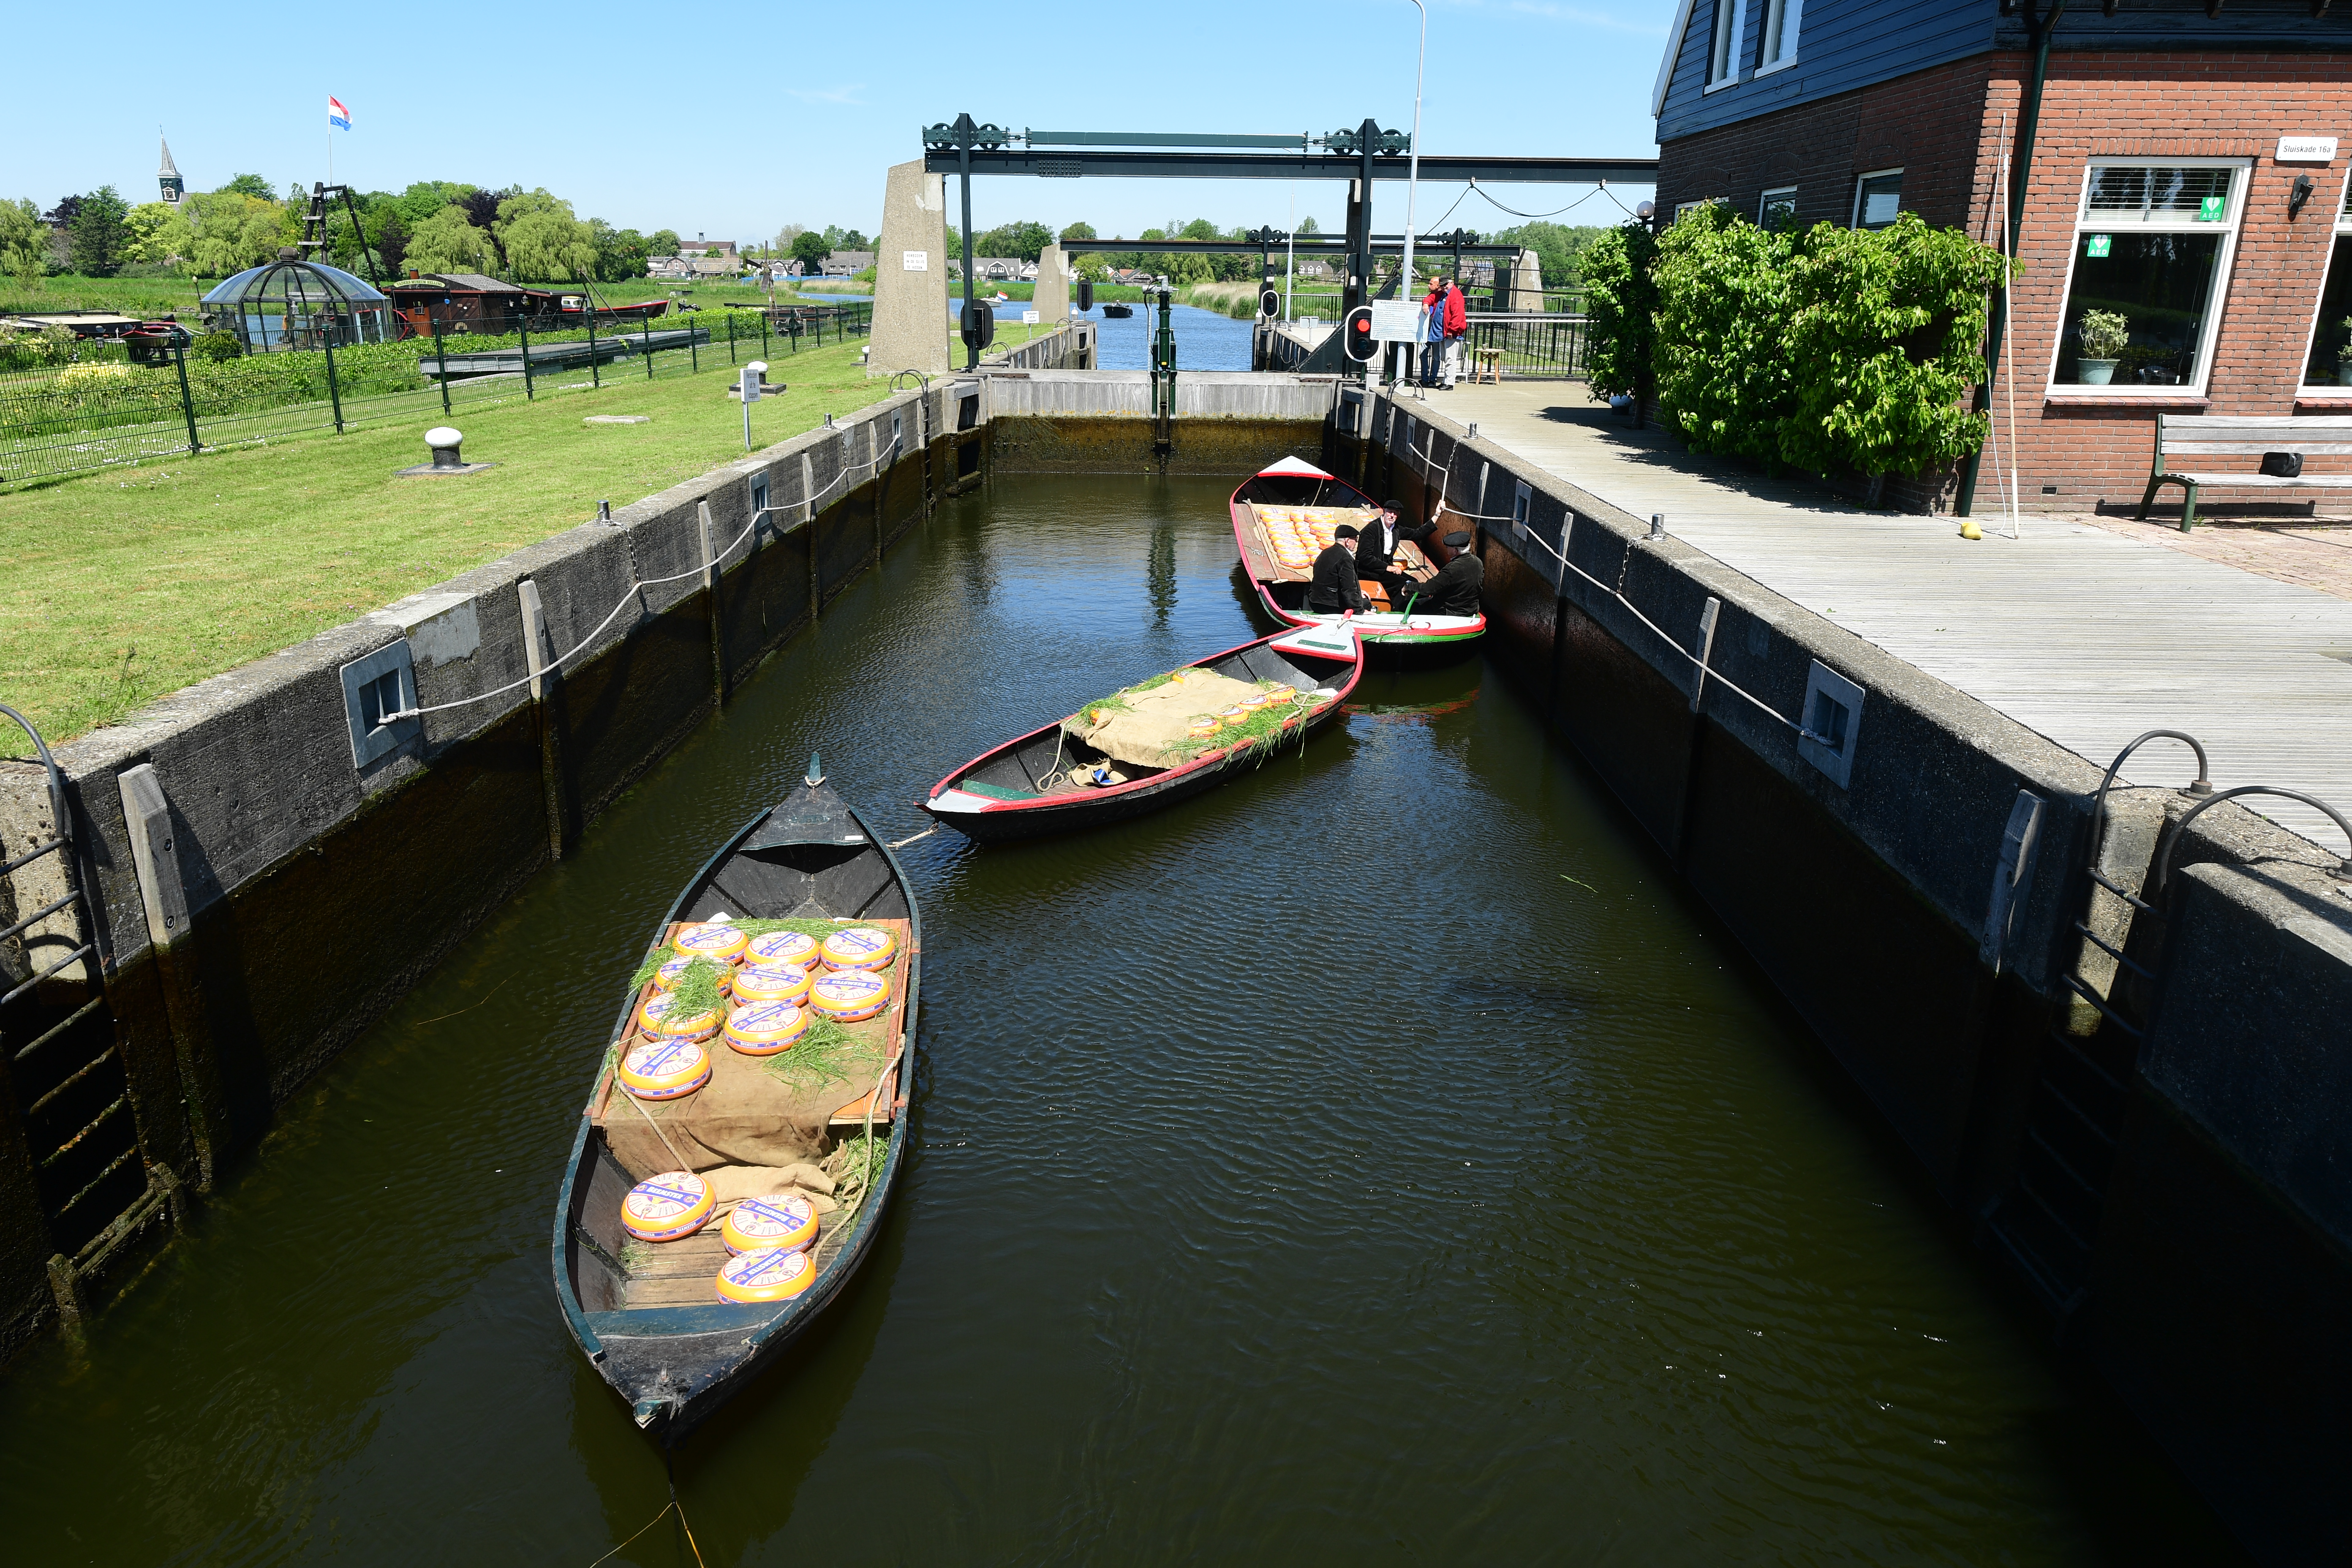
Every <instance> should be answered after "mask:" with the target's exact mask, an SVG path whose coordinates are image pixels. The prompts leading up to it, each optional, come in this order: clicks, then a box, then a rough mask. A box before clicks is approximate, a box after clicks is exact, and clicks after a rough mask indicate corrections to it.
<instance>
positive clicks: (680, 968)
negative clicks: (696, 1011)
mask: <svg viewBox="0 0 2352 1568" xmlns="http://www.w3.org/2000/svg"><path fill="white" fill-rule="evenodd" d="M697 963H709V964H710V965H711V966H712V967H713V968H715V969H717V970H718V971H719V994H720V995H721V996H724V995H726V994H727V988H728V987H729V986H730V985H731V984H733V983H734V973H735V972H734V970H733V969H732V968H731V967H730V966H729V965H727V964H725V963H716V962H715V961H713V960H710V959H705V958H699V957H690V958H673V959H671V960H670V961H669V962H668V963H665V964H663V965H662V966H661V967H660V968H659V969H656V970H655V971H654V984H656V985H657V986H659V987H661V989H663V990H664V991H675V990H677V986H678V982H680V981H681V980H684V979H685V978H686V972H687V971H688V969H691V968H692V967H693V966H694V965H695V964H697Z"/></svg>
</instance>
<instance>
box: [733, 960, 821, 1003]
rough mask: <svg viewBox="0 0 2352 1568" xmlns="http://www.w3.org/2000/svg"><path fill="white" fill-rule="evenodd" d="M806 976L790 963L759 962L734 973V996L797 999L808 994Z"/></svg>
mask: <svg viewBox="0 0 2352 1568" xmlns="http://www.w3.org/2000/svg"><path fill="white" fill-rule="evenodd" d="M808 989H809V975H808V971H807V970H805V969H800V968H796V967H794V966H793V965H792V964H789V963H762V964H758V965H755V966H753V967H752V968H750V969H742V970H738V971H737V972H736V974H735V999H736V1000H737V1001H738V1002H740V1003H742V1004H743V1005H746V1006H749V1005H751V1004H752V1003H754V1002H798V1001H800V1000H802V999H803V997H805V996H807V994H808Z"/></svg>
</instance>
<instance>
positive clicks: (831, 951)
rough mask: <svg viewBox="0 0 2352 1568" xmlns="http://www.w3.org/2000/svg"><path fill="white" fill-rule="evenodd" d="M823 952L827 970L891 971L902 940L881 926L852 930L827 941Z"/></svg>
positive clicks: (837, 933)
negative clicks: (890, 968) (891, 963)
mask: <svg viewBox="0 0 2352 1568" xmlns="http://www.w3.org/2000/svg"><path fill="white" fill-rule="evenodd" d="M819 951H820V952H823V953H824V965H825V967H826V968H827V969H887V968H888V967H890V961H891V959H893V958H895V957H897V956H898V938H897V937H895V936H892V935H891V934H890V933H889V932H888V931H885V930H883V929H882V928H881V927H880V926H851V927H849V928H847V929H846V930H844V931H835V932H834V933H833V934H832V935H831V936H829V937H826V938H825V939H824V947H823V948H822V949H820V950H819Z"/></svg>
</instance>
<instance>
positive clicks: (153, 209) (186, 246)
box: [122, 202, 196, 267]
mask: <svg viewBox="0 0 2352 1568" xmlns="http://www.w3.org/2000/svg"><path fill="white" fill-rule="evenodd" d="M123 228H124V240H123V247H122V258H123V259H124V260H125V261H132V262H137V263H138V264H140V265H141V266H143V267H172V266H176V265H178V264H180V263H182V262H184V261H185V260H187V258H188V253H189V252H190V251H191V250H194V248H195V244H196V236H195V232H194V230H193V229H191V228H189V226H188V215H187V214H186V213H185V212H184V211H182V210H181V208H180V206H179V205H177V204H175V203H172V202H142V203H140V204H139V205H137V206H135V207H132V208H131V212H130V215H129V216H127V217H125V218H124V219H123Z"/></svg>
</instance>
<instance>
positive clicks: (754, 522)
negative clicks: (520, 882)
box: [383, 441, 905, 724]
mask: <svg viewBox="0 0 2352 1568" xmlns="http://www.w3.org/2000/svg"><path fill="white" fill-rule="evenodd" d="M904 445H905V443H904V442H903V441H893V442H891V443H890V449H889V450H888V451H887V452H877V453H876V454H875V455H874V456H873V457H871V458H867V459H866V461H865V462H863V463H848V464H845V465H843V467H842V469H841V471H840V472H839V473H837V474H835V475H834V476H833V478H832V479H829V480H827V481H826V483H825V486H824V489H821V490H819V491H817V492H816V493H815V494H814V495H813V496H810V497H808V498H807V499H806V500H797V501H793V502H792V503H790V504H789V505H786V506H780V507H778V506H763V507H761V509H760V510H757V511H755V512H753V513H752V514H751V522H750V523H748V524H746V525H745V527H744V529H743V531H742V532H740V533H739V534H737V535H736V536H735V537H734V538H733V539H731V540H729V541H728V542H727V544H726V546H725V548H723V549H721V550H720V551H719V552H718V553H717V554H715V555H713V556H712V557H711V558H710V559H709V561H707V562H705V563H702V564H700V565H698V566H689V567H688V568H687V569H686V570H685V571H683V572H678V573H674V574H671V575H670V576H667V577H636V576H634V575H632V577H631V579H630V582H629V585H628V587H626V588H625V589H624V590H623V591H622V593H621V599H620V603H618V604H616V605H614V606H613V609H612V613H611V614H610V615H607V616H605V617H604V619H603V620H601V621H598V622H597V623H596V629H595V630H594V631H592V632H590V633H589V634H588V635H587V636H586V637H582V638H581V639H580V640H579V641H578V642H576V643H574V644H572V647H571V648H570V649H569V650H567V651H566V652H563V653H560V654H558V655H556V656H555V658H554V660H553V662H551V663H550V664H549V665H548V667H547V668H545V669H542V670H541V671H539V672H538V673H537V674H535V675H526V676H524V677H523V678H522V679H520V680H509V681H508V682H507V683H506V684H505V685H504V686H500V687H496V688H493V689H490V690H488V691H484V692H479V693H477V694H476V695H474V696H472V697H460V698H458V699H457V700H455V701H453V702H436V703H434V704H432V705H431V706H429V707H424V708H403V709H400V710H396V711H394V712H391V713H387V714H385V715H384V716H383V722H384V723H387V724H389V723H391V722H392V721H394V720H395V719H418V718H422V717H424V716H425V714H427V713H446V712H447V711H448V710H450V709H452V708H464V707H467V706H469V705H471V704H473V703H476V702H487V701H488V700H490V699H491V698H493V697H503V696H505V695H506V694H507V693H508V692H509V691H512V690H515V689H518V688H520V687H524V686H529V685H530V683H531V682H532V681H533V680H541V679H546V678H547V677H548V676H550V675H552V674H554V673H555V672H556V671H557V670H560V669H562V668H563V665H564V661H565V660H567V659H569V658H572V655H574V654H577V653H579V652H580V651H581V650H582V649H583V648H585V647H588V646H589V645H590V644H591V643H593V642H594V641H595V640H596V639H597V638H598V637H601V636H603V635H604V628H605V627H606V626H611V625H612V624H613V622H614V620H615V619H617V618H618V617H619V616H620V614H621V612H622V611H623V610H625V609H627V608H628V607H629V601H631V600H632V599H634V598H635V597H636V596H637V595H638V594H639V593H640V592H641V591H643V590H645V589H646V588H658V587H661V586H662V585H664V584H669V583H682V582H684V581H685V580H686V579H688V577H699V576H701V575H702V574H704V573H705V572H714V571H717V570H718V569H719V566H721V565H722V564H724V563H725V562H726V560H727V557H728V556H730V555H731V554H733V553H734V551H735V547H736V546H737V545H739V544H740V543H742V542H744V541H745V540H747V539H749V538H751V535H752V534H753V533H754V532H756V531H758V530H759V527H760V522H761V519H762V518H765V517H766V516H768V515H769V514H770V513H771V512H778V511H790V510H792V508H793V507H795V506H798V507H806V508H807V509H808V516H807V518H806V519H805V520H804V521H808V522H811V523H814V521H816V508H817V503H818V502H819V501H821V500H824V498H825V497H826V496H827V495H829V494H830V493H832V490H833V489H834V487H835V485H838V484H840V483H841V482H842V481H843V480H844V479H847V478H849V476H850V475H851V474H853V473H855V472H856V471H857V470H858V469H860V468H866V469H872V468H879V467H880V466H881V465H882V463H883V462H884V461H885V460H886V459H887V458H897V457H898V452H899V449H900V448H901V447H903V446H904ZM524 635H525V636H530V628H529V627H525V628H524Z"/></svg>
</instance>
